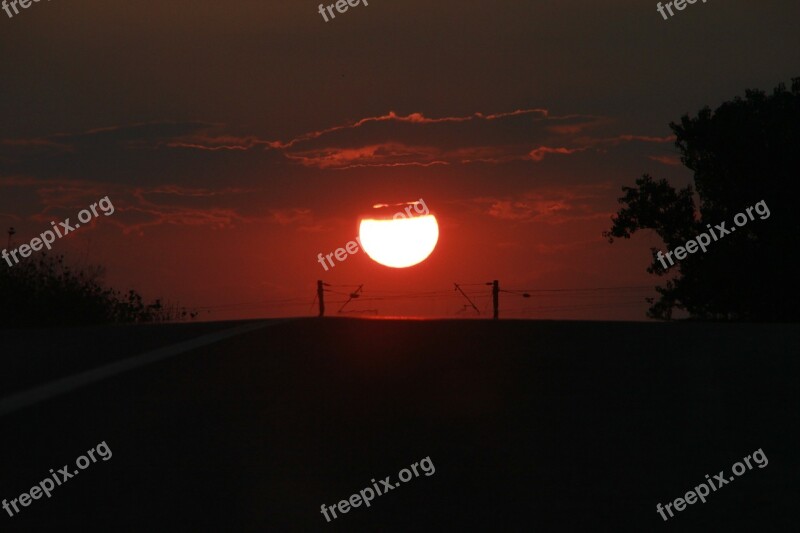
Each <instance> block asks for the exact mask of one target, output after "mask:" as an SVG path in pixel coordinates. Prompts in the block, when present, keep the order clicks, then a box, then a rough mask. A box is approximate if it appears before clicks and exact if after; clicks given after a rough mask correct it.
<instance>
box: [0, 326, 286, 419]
mask: <svg viewBox="0 0 800 533" xmlns="http://www.w3.org/2000/svg"><path fill="white" fill-rule="evenodd" d="M278 322H284V321H283V320H281V321H269V322H265V321H261V322H256V323H254V324H244V325H242V326H237V327H235V328H230V329H226V330H223V331H218V332H216V333H209V334H207V335H202V336H200V337H197V338H194V339H191V340H188V341H184V342H179V343H178V344H173V345H171V346H165V347H164V348H158V349H157V350H152V351H150V352H145V353H143V354H139V355H136V356H134V357H129V358H127V359H123V360H121V361H115V362H113V363H110V364H108V365H105V366H101V367H98V368H93V369H91V370H87V371H85V372H79V373H78V374H73V375H72V376H67V377H65V378H59V379H56V380H54V381H51V382H50V383H46V384H44V385H39V386H36V387H34V388H32V389H30V390H27V391H25V392H20V393H17V394H12V395H11V396H8V397H6V398H3V399H2V400H0V416H3V415H7V414H10V413H13V412H14V411H18V410H20V409H22V408H24V407H28V406H30V405H34V404H37V403H39V402H43V401H45V400H49V399H50V398H54V397H56V396H60V395H62V394H66V393H68V392H72V391H74V390H76V389H79V388H81V387H85V386H86V385H91V384H92V383H97V382H98V381H102V380H104V379H107V378H110V377H112V376H116V375H118V374H122V373H123V372H127V371H129V370H133V369H135V368H139V367H142V366H145V365H149V364H151V363H155V362H156V361H161V360H163V359H168V358H170V357H174V356H176V355H179V354H182V353H184V352H188V351H190V350H194V349H196V348H200V347H202V346H206V345H208V344H213V343H215V342H219V341H221V340H225V339H228V338H230V337H235V336H237V335H242V334H244V333H249V332H251V331H256V330H259V329H262V328H264V327H267V326H268V325H272V324H276V323H278Z"/></svg>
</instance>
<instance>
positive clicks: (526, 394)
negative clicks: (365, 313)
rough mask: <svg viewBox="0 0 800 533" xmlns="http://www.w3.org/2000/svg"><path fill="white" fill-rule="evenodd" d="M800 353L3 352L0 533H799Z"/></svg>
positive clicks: (610, 340)
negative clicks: (709, 482)
mask: <svg viewBox="0 0 800 533" xmlns="http://www.w3.org/2000/svg"><path fill="white" fill-rule="evenodd" d="M798 347H800V327H798V326H795V325H742V324H738V325H735V324H734V325H731V324H695V323H674V324H660V323H659V324H655V323H601V322H546V321H541V322H533V321H528V322H525V321H499V322H490V321H386V320H344V319H342V320H335V319H333V320H329V319H325V320H316V319H297V320H284V321H248V322H230V323H212V324H189V325H156V326H127V327H113V328H80V329H72V330H47V331H43V330H19V331H10V332H0V363H1V364H2V366H0V387H1V388H0V427H1V428H2V429H1V430H0V451H1V452H2V455H1V456H0V461H2V463H0V464H2V470H0V499H3V500H6V501H7V502H11V501H12V500H14V499H16V507H17V508H18V512H14V508H13V506H10V507H9V508H10V509H11V511H5V510H1V509H0V531H3V532H5V531H98V532H127V531H131V532H151V531H169V532H176V531H226V532H227V531H554V532H555V531H558V532H563V531H615V532H616V531H635V532H643V531H669V530H672V531H703V532H704V533H708V532H712V531H713V532H716V531H767V532H769V531H776V532H777V531H780V532H784V531H793V530H795V529H796V516H797V515H796V509H797V508H798V501H800V483H798V474H800V446H798V444H800V439H798V435H799V434H800V431H799V429H798V428H799V423H800V414H799V413H800V410H799V409H798V408H799V407H800V389H798V377H800V359H798V353H800V351H799V350H798ZM103 442H104V443H105V447H102V446H101V447H100V448H101V450H102V451H103V453H102V457H101V450H98V448H97V446H98V444H101V443H103ZM759 449H760V450H761V451H762V453H761V455H759V456H758V457H765V458H766V459H767V460H768V462H767V463H766V465H765V466H759V465H758V464H755V459H752V457H753V454H754V452H756V451H757V450H759ZM89 450H93V455H94V461H91V459H90V458H89V455H88V453H87V452H88V451H89ZM106 450H108V453H105V451H106ZM109 454H110V457H108V455H109ZM81 456H83V457H84V458H83V459H80V461H82V462H81V463H80V466H82V467H83V468H80V467H79V465H78V463H76V461H77V460H79V458H80V457H81ZM103 457H106V459H105V460H104V458H103ZM745 457H749V458H750V463H751V464H750V468H748V469H746V470H745V471H744V472H743V473H742V474H741V475H740V476H734V475H733V474H732V471H731V469H732V465H734V464H735V463H737V462H738V461H743V459H744V458H745ZM743 464H744V463H743ZM65 465H66V466H67V467H68V468H67V469H66V471H65V473H61V474H59V473H58V471H59V470H60V469H62V468H63V467H64V466H65ZM412 465H413V467H412ZM405 468H408V469H409V470H408V471H404V472H403V476H404V477H405V479H406V480H407V481H405V482H400V478H399V477H398V475H399V474H400V473H401V470H403V469H405ZM423 468H424V470H423ZM51 469H52V470H53V471H54V472H53V473H52V474H51V473H50V470H51ZM412 469H416V475H414V474H413V473H412ZM75 472H77V474H76V473H75ZM406 472H407V473H406ZM721 472H722V473H723V476H722V477H724V478H733V480H732V481H730V480H728V483H727V484H725V485H724V486H721V487H719V488H718V489H716V490H714V491H713V492H711V493H710V495H709V496H707V497H706V502H705V503H702V502H699V501H698V502H696V503H694V504H692V505H687V506H686V507H685V509H683V510H682V511H678V510H676V509H675V508H674V505H675V504H674V503H673V502H674V500H675V499H676V498H683V497H684V495H685V494H686V492H687V491H689V490H691V489H693V488H694V487H696V486H698V485H700V484H701V483H703V482H705V481H706V474H708V475H709V476H710V478H714V476H715V475H718V474H719V473H721ZM67 474H71V477H70V476H67ZM53 476H57V477H56V478H57V479H58V480H59V483H61V484H60V485H56V486H55V487H54V488H53V489H52V490H50V493H51V494H50V497H49V498H48V497H47V496H46V495H44V494H43V493H41V492H42V491H32V490H31V489H32V488H33V487H35V486H40V487H41V485H39V484H40V483H41V482H43V481H44V480H45V479H53ZM387 476H390V477H389V482H388V484H389V485H390V486H393V487H392V489H391V490H389V491H388V492H386V493H385V494H382V495H380V496H377V495H375V496H374V498H373V499H372V501H371V502H370V506H369V507H366V506H365V505H364V504H363V503H362V502H363V499H355V500H353V501H354V502H357V503H358V506H357V507H353V506H349V509H348V506H342V507H341V508H339V509H337V508H336V507H335V506H336V505H337V504H338V503H339V502H340V501H342V500H346V499H350V497H351V495H354V494H359V493H360V491H362V490H364V489H366V488H372V491H373V493H374V492H375V490H376V488H377V489H380V488H381V487H384V488H383V490H387V489H386V488H385V485H382V484H381V480H385V479H386V477H387ZM65 477H67V479H64V478H65ZM373 479H374V480H375V481H374V482H373V481H372V480H373ZM51 484H52V483H51ZM45 486H48V484H47V483H45ZM374 487H376V488H374ZM23 493H28V494H30V495H31V496H34V495H38V498H37V499H29V498H27V497H25V498H21V495H22V494H23ZM368 494H369V493H367V492H365V493H364V495H365V496H364V497H367V496H368ZM23 501H24V502H26V503H27V505H26V506H23V505H22V502H23ZM659 503H660V504H661V505H666V504H668V503H673V509H672V510H671V512H673V514H674V516H673V517H671V518H669V520H668V521H664V520H663V519H662V517H661V516H660V514H659V513H658V512H657V510H656V505H657V504H659ZM323 504H325V505H326V506H334V511H331V510H327V511H326V514H327V515H328V518H330V521H328V519H326V516H325V515H324V514H323V513H322V512H321V508H320V506H321V505H323ZM342 509H347V512H343V511H342ZM333 512H335V513H336V518H333V517H332V516H331V515H332V514H333ZM10 514H13V516H10ZM667 516H669V515H667Z"/></svg>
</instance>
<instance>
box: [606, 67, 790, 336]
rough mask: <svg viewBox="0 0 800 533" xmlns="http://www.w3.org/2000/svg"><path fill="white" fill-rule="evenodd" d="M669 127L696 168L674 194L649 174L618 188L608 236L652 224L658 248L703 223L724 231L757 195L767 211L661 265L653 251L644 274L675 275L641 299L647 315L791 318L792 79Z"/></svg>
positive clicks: (692, 233)
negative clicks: (789, 84) (788, 87)
mask: <svg viewBox="0 0 800 533" xmlns="http://www.w3.org/2000/svg"><path fill="white" fill-rule="evenodd" d="M670 127H671V128H672V131H673V132H674V133H675V135H676V143H675V144H676V146H677V147H678V149H679V150H680V152H681V155H682V157H681V161H682V162H683V164H684V165H685V166H686V167H687V168H689V169H690V170H692V171H693V172H694V187H692V186H691V185H690V186H688V187H685V188H683V189H680V190H675V189H674V188H673V187H672V186H671V185H670V184H669V183H667V181H666V180H660V181H656V180H654V179H653V178H652V177H650V176H648V175H644V176H643V177H642V178H640V179H638V180H636V185H635V186H634V187H623V188H622V190H623V192H624V193H625V194H624V196H622V197H621V198H620V199H619V202H620V203H621V204H623V207H622V208H620V210H619V212H618V213H617V215H616V216H615V217H613V218H612V226H611V229H610V230H609V231H606V232H604V233H603V235H604V236H605V237H607V238H608V240H609V242H613V241H614V239H615V238H626V239H627V238H630V236H631V235H632V234H633V233H635V232H636V231H638V230H643V229H651V230H653V231H655V232H656V233H657V234H658V235H659V236H660V237H661V239H662V240H663V241H664V245H665V247H666V249H664V250H662V252H664V253H665V252H666V251H667V250H674V249H675V248H676V247H678V246H684V245H685V244H686V242H687V241H688V240H689V239H693V238H695V237H697V236H698V235H699V234H701V233H703V232H707V231H708V229H707V228H708V225H709V224H710V225H711V227H712V229H713V228H714V227H715V226H716V225H717V224H719V223H721V222H726V223H727V227H728V228H730V227H731V226H733V225H734V224H733V222H732V221H733V218H734V216H735V215H736V214H737V213H742V212H744V211H745V209H746V208H747V207H750V206H753V205H755V204H756V203H758V202H760V201H763V202H764V203H765V204H766V206H768V208H769V213H770V214H769V217H768V218H765V219H761V218H760V217H759V216H756V217H755V219H754V220H750V221H749V222H748V223H747V224H746V225H743V226H742V227H738V228H737V231H736V232H735V233H733V232H731V233H730V234H728V235H726V236H725V237H724V238H720V239H719V240H718V241H715V242H713V243H712V244H711V245H710V246H708V249H707V251H706V252H702V251H699V250H698V251H697V252H696V253H693V254H689V255H687V257H686V258H685V259H683V260H680V261H679V262H677V263H676V265H675V266H673V267H669V265H667V266H668V267H669V268H668V269H667V270H665V269H664V267H663V266H662V264H661V263H660V262H659V260H658V259H657V258H656V253H657V252H658V249H656V248H651V252H652V254H653V262H652V263H651V265H650V266H649V267H648V269H647V271H648V272H650V273H653V274H656V275H659V276H664V275H667V274H668V275H670V276H674V277H671V279H669V280H667V281H666V284H665V286H663V287H657V291H658V292H659V294H660V297H659V299H658V300H657V301H655V299H649V301H650V303H651V304H652V305H651V307H650V310H649V311H648V315H649V316H650V317H652V318H661V319H669V318H671V317H672V313H673V311H674V310H676V309H682V310H685V311H687V312H688V313H689V315H690V316H691V317H693V318H698V319H724V320H751V321H782V320H783V321H797V320H798V318H800V310H799V309H800V308H799V307H798V304H797V296H798V293H800V291H798V281H797V275H796V272H795V271H796V266H795V264H794V261H793V259H792V258H793V256H794V254H795V253H796V251H797V249H798V244H800V243H799V242H798V241H799V240H800V238H799V236H798V221H797V219H796V218H795V216H796V207H795V205H794V203H795V202H796V200H797V198H798V192H800V186H799V185H798V178H800V78H794V79H792V88H791V90H788V91H787V90H786V87H785V86H784V85H783V84H780V85H778V87H776V88H775V89H774V91H773V93H772V94H771V95H767V94H765V93H764V92H763V91H758V90H748V91H746V92H745V98H744V99H742V98H739V97H736V98H735V99H734V100H733V101H730V102H725V103H723V104H722V105H720V106H719V107H718V108H717V109H716V110H714V111H713V112H712V111H711V109H710V108H708V107H705V108H703V109H701V110H700V111H699V112H698V114H697V116H696V117H694V118H691V117H689V116H688V115H684V116H683V117H682V118H681V121H680V124H676V123H674V122H673V123H670ZM695 191H696V195H697V197H698V198H699V205H698V206H695Z"/></svg>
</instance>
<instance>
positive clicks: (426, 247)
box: [359, 215, 439, 268]
mask: <svg viewBox="0 0 800 533" xmlns="http://www.w3.org/2000/svg"><path fill="white" fill-rule="evenodd" d="M359 236H360V238H361V245H362V247H363V248H364V251H365V252H366V253H367V255H368V256H369V257H370V258H371V259H372V260H373V261H375V262H376V263H380V264H382V265H384V266H388V267H392V268H406V267H410V266H414V265H416V264H419V263H421V262H422V261H424V260H425V259H427V258H428V256H429V255H431V252H433V249H434V248H436V243H437V242H438V240H439V224H438V223H437V222H436V217H435V216H433V215H424V216H417V217H411V218H401V219H396V220H393V219H387V220H376V219H364V220H362V221H361V226H360V228H359Z"/></svg>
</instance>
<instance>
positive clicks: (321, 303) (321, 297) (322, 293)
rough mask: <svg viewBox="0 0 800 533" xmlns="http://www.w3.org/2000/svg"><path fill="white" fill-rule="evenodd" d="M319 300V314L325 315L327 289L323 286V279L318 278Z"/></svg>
mask: <svg viewBox="0 0 800 533" xmlns="http://www.w3.org/2000/svg"><path fill="white" fill-rule="evenodd" d="M317 300H319V316H320V318H322V317H323V316H325V289H323V288H322V280H321V279H320V280H317Z"/></svg>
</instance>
